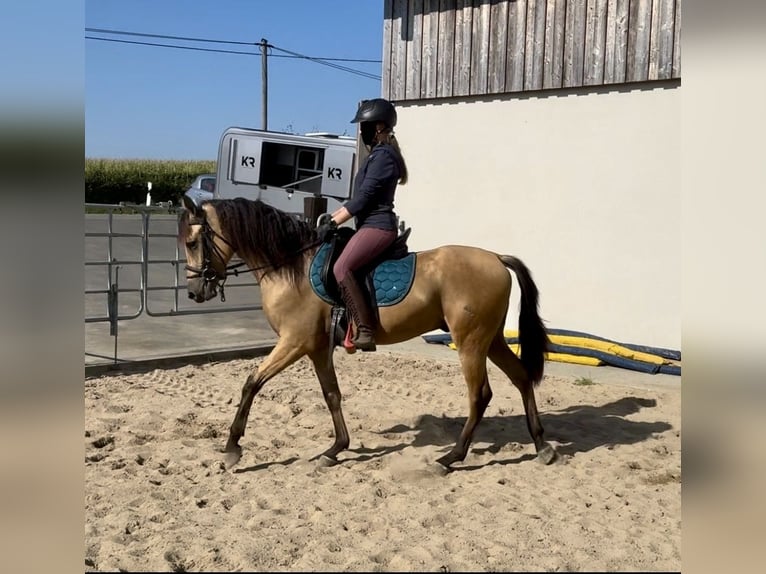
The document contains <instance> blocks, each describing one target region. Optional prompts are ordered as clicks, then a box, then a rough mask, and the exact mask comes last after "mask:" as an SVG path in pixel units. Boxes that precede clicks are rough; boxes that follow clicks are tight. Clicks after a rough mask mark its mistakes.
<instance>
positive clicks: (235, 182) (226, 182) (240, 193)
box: [214, 127, 357, 223]
mask: <svg viewBox="0 0 766 574" xmlns="http://www.w3.org/2000/svg"><path fill="white" fill-rule="evenodd" d="M356 152H357V143H356V139H355V138H351V137H346V136H335V135H331V134H325V133H317V134H306V135H294V134H284V133H279V132H269V131H263V130H256V129H247V128H237V127H232V128H228V129H227V130H226V131H224V133H223V136H221V143H220V145H219V147H218V167H217V173H216V180H217V181H216V190H215V194H214V197H216V198H222V199H233V198H236V197H244V198H247V199H253V200H256V199H258V200H261V201H263V202H264V203H267V204H268V205H271V206H273V207H276V208H277V209H280V210H282V211H285V212H287V213H291V214H295V215H296V216H297V217H301V218H305V219H314V221H313V222H314V223H316V221H315V218H316V216H317V214H321V213H325V212H328V213H332V212H333V211H335V210H336V209H337V208H338V207H340V206H341V205H342V204H343V202H345V201H346V200H347V199H349V198H350V197H351V191H352V189H353V187H352V185H353V179H354V173H355V171H356V155H357V154H356Z"/></svg>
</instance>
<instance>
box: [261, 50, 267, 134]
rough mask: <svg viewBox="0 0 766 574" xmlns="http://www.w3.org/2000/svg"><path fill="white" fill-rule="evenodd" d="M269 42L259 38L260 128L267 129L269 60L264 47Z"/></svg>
mask: <svg viewBox="0 0 766 574" xmlns="http://www.w3.org/2000/svg"><path fill="white" fill-rule="evenodd" d="M268 45H269V43H268V41H267V40H266V38H261V43H260V46H261V129H262V130H264V131H265V130H267V129H269V127H268V126H269V121H268V118H269V61H268V57H267V54H266V48H267V47H268Z"/></svg>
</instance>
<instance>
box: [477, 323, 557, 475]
mask: <svg viewBox="0 0 766 574" xmlns="http://www.w3.org/2000/svg"><path fill="white" fill-rule="evenodd" d="M522 352H523V350H522ZM488 356H489V360H490V361H492V362H493V363H494V364H495V365H497V366H498V367H499V368H500V369H501V370H502V371H503V372H504V373H505V374H506V375H507V376H508V378H509V379H511V382H513V384H514V385H515V386H516V388H517V389H519V392H521V399H522V401H523V402H524V411H525V412H526V415H527V429H529V434H530V435H532V440H533V441H534V443H535V449H536V450H537V457H538V459H539V460H540V461H541V462H544V463H545V464H550V463H552V462H553V461H554V460H556V457H557V454H556V449H554V448H553V446H552V445H550V444H549V443H547V442H546V441H545V438H544V431H543V425H542V423H541V422H540V416H539V415H538V413H537V402H536V401H535V390H534V385H533V384H532V383H531V382H530V380H529V377H528V376H527V372H526V371H525V370H524V366H523V365H522V364H521V361H520V360H519V358H518V357H517V356H516V355H515V354H514V353H513V351H511V350H510V349H509V348H508V345H507V344H506V342H505V337H504V336H503V332H502V330H501V331H500V332H499V333H498V334H497V335H495V338H494V339H493V340H492V344H491V345H490V347H489V353H488Z"/></svg>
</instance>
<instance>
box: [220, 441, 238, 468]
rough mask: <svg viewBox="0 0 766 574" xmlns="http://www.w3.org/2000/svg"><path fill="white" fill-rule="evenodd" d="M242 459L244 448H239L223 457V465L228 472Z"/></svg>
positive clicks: (227, 452)
mask: <svg viewBox="0 0 766 574" xmlns="http://www.w3.org/2000/svg"><path fill="white" fill-rule="evenodd" d="M240 458H242V447H240V446H237V448H236V449H234V450H228V451H226V452H225V453H224V455H223V464H224V465H225V466H226V470H229V469H230V468H231V467H233V466H234V465H236V464H237V463H238V462H239V459H240Z"/></svg>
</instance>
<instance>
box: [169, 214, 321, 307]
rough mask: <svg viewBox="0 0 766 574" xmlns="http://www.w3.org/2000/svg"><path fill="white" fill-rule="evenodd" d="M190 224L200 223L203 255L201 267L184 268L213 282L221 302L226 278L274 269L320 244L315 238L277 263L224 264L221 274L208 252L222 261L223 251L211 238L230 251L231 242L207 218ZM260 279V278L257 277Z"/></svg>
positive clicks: (194, 276) (186, 266)
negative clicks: (213, 264)
mask: <svg viewBox="0 0 766 574" xmlns="http://www.w3.org/2000/svg"><path fill="white" fill-rule="evenodd" d="M189 224H190V225H201V226H202V255H203V261H202V267H201V268H199V267H193V266H191V265H188V264H187V265H185V266H184V268H185V269H186V270H187V271H191V272H192V273H194V274H195V275H193V276H192V277H191V278H197V277H201V278H202V279H203V280H204V282H205V284H207V283H214V284H215V287H216V288H217V289H219V290H220V292H221V302H222V303H223V302H225V301H226V295H225V293H224V285H225V283H226V280H227V279H228V278H229V277H231V276H232V275H234V276H235V277H238V276H239V274H240V273H252V272H254V271H263V270H264V269H276V268H278V267H281V266H282V265H283V264H285V263H287V262H288V261H289V260H290V259H292V258H294V257H296V256H297V255H300V254H301V253H304V252H306V251H308V250H309V249H312V248H313V247H316V246H317V245H320V244H321V243H322V242H321V241H319V240H317V241H314V242H312V243H309V244H307V245H304V246H303V247H301V248H300V249H299V250H298V251H296V252H294V253H293V254H292V255H291V258H290V259H285V260H284V261H280V262H278V263H268V264H266V265H258V266H256V267H248V268H247V269H238V268H239V267H242V266H243V265H247V264H246V263H245V262H244V261H242V262H240V263H235V264H232V265H227V266H226V271H225V273H224V274H223V275H221V274H220V273H218V271H217V270H216V269H215V268H214V267H213V266H212V265H211V263H212V261H211V259H210V253H211V252H212V253H214V254H215V255H216V256H217V257H218V259H219V261H223V253H221V249H220V248H219V247H218V246H217V245H216V243H215V241H214V240H213V239H214V238H215V237H217V238H219V239H220V240H221V241H223V242H224V243H225V244H226V245H228V246H229V247H231V249H232V251H235V252H236V248H235V247H234V245H232V244H231V242H230V241H229V240H228V239H226V238H225V237H224V236H223V235H221V234H220V233H218V232H217V231H216V230H215V229H213V228H212V227H210V223H208V221H207V219H202V221H200V220H196V221H190V222H189ZM259 281H260V279H259Z"/></svg>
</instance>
